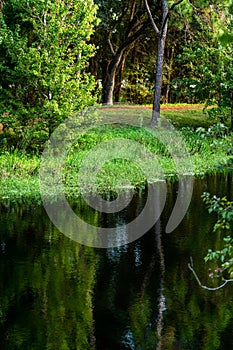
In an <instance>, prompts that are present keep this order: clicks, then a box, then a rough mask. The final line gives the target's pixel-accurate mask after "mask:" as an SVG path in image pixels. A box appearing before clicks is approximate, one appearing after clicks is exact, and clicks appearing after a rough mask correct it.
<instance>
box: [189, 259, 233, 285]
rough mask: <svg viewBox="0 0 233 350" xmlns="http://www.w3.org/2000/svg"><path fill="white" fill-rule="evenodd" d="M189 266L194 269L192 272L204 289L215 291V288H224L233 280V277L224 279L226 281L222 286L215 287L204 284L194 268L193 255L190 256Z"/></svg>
mask: <svg viewBox="0 0 233 350" xmlns="http://www.w3.org/2000/svg"><path fill="white" fill-rule="evenodd" d="M188 267H189V270H191V271H192V273H193V275H194V277H195V278H196V280H197V283H198V284H199V286H200V287H201V288H203V289H207V290H212V291H215V290H218V289H221V288H223V287H224V286H225V285H226V284H227V283H229V282H233V279H229V280H225V279H223V280H224V283H223V284H221V285H220V286H218V287H215V288H211V287H207V286H204V285H203V284H202V283H201V281H200V280H199V278H198V276H197V274H196V272H195V270H194V268H193V261H192V257H190V264H188Z"/></svg>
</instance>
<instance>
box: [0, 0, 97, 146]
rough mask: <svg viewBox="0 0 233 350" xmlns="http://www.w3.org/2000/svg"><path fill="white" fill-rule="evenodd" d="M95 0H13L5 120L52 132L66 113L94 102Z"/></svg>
mask: <svg viewBox="0 0 233 350" xmlns="http://www.w3.org/2000/svg"><path fill="white" fill-rule="evenodd" d="M96 10H97V8H96V6H95V5H94V3H93V0H75V1H70V2H68V3H67V2H66V1H64V0H58V1H54V0H52V1H49V0H46V1H45V0H36V1H32V0H20V1H19V0H9V1H7V2H5V4H3V6H2V12H1V14H0V123H1V124H2V127H3V128H5V129H8V130H9V129H10V130H11V131H12V130H13V131H15V132H17V133H19V134H20V133H21V134H22V138H24V139H25V138H26V134H27V131H28V130H30V134H31V133H32V131H34V132H35V133H38V132H42V130H43V132H45V133H48V132H49V134H51V132H52V131H53V130H54V128H55V127H56V126H57V125H58V124H59V123H60V122H61V121H62V120H64V119H65V118H66V117H68V116H70V115H72V114H74V113H77V112H78V111H80V110H82V109H83V108H84V107H86V106H88V105H92V104H93V103H94V98H93V96H92V91H93V89H94V86H95V82H94V79H93V77H92V76H91V75H90V74H88V73H87V72H86V70H87V62H88V60H89V58H90V57H92V56H93V55H94V51H95V48H94V46H93V45H91V44H90V43H88V40H89V38H90V36H91V35H92V33H93V30H94V25H95V24H96V23H97V19H96V17H95V15H96Z"/></svg>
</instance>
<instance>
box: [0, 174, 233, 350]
mask: <svg viewBox="0 0 233 350" xmlns="http://www.w3.org/2000/svg"><path fill="white" fill-rule="evenodd" d="M168 190H169V191H168V192H169V193H168V198H167V202H166V207H165V209H164V211H163V214H162V217H161V220H160V221H159V222H158V223H157V224H156V225H155V227H153V229H151V230H150V231H149V232H148V233H147V234H145V235H144V236H143V237H141V238H140V239H139V240H137V241H136V242H133V243H131V244H129V245H126V246H122V247H119V248H111V249H94V248H90V247H86V246H81V245H80V244H78V243H75V242H73V241H71V240H70V239H69V238H67V237H66V236H64V235H63V234H61V233H59V232H58V231H57V230H56V229H55V228H54V227H53V225H52V224H51V223H50V221H49V219H48V217H47V215H46V214H45V211H44V209H43V208H42V207H41V206H38V205H35V204H34V205H33V204H30V205H29V204H28V205H25V204H21V205H19V204H17V205H16V204H14V203H5V204H3V203H2V204H1V206H0V243H1V246H0V349H9V350H12V349H20V350H21V349H23V350H27V349H28V350H29V349H30V350H33V349H38V350H43V349H51V350H58V349H61V350H68V349H70V350H72V349H80V350H86V349H98V350H114V349H116V350H121V349H122V350H123V349H133V350H142V349H143V350H153V349H157V350H158V349H162V350H169V349H195V350H196V349H200V350H203V349H209V350H214V349H226V350H229V349H233V293H232V288H233V285H230V284H229V285H227V286H226V287H225V288H224V289H221V290H219V291H217V292H210V291H206V290H204V289H201V288H200V287H199V286H198V285H197V282H196V281H195V279H194V277H193V275H192V273H191V271H190V270H189V269H188V266H187V264H188V262H189V258H190V256H192V257H193V261H194V266H195V269H196V272H197V273H198V275H199V277H200V279H201V280H202V282H203V283H204V284H209V285H210V284H211V283H212V280H210V279H209V278H208V267H207V266H206V265H205V264H204V262H203V257H204V256H205V254H206V252H207V249H208V248H210V247H212V248H214V246H215V244H217V239H218V237H216V236H215V235H214V234H211V228H212V226H213V224H214V221H215V218H214V217H212V216H209V214H208V213H207V211H206V209H205V208H204V205H203V203H202V200H201V198H200V196H201V194H202V193H203V191H209V192H211V193H212V194H218V195H221V196H223V195H228V198H229V199H233V184H232V178H231V176H230V175H228V176H227V175H219V176H217V177H209V178H206V179H203V180H200V179H199V180H196V182H195V188H194V195H193V199H192V203H191V205H190V208H189V210H188V213H187V214H186V216H185V219H184V220H183V221H182V223H181V224H180V225H179V227H178V228H177V229H176V230H175V231H174V232H173V233H172V234H165V233H164V227H165V226H166V223H167V221H168V217H169V215H170V213H171V210H172V207H173V205H174V202H175V199H176V190H177V189H176V185H168ZM143 201H144V198H143V196H138V197H136V198H134V206H135V208H136V209H137V208H138V207H141V206H142V205H143ZM83 215H86V216H87V217H88V216H91V214H90V213H88V212H86V213H85V212H84V214H83ZM102 219H103V217H102ZM118 219H119V220H120V218H119V217H118ZM90 220H91V218H90ZM98 220H100V218H98ZM112 220H113V221H114V220H116V218H115V219H114V218H112Z"/></svg>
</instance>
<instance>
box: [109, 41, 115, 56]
mask: <svg viewBox="0 0 233 350" xmlns="http://www.w3.org/2000/svg"><path fill="white" fill-rule="evenodd" d="M108 46H109V48H110V51H111V53H112V54H113V56H114V55H115V51H114V49H113V46H112V43H111V39H110V37H108Z"/></svg>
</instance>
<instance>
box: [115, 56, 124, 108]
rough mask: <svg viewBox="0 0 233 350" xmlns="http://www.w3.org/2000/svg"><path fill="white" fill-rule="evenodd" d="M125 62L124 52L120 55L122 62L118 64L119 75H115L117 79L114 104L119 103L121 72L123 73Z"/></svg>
mask: <svg viewBox="0 0 233 350" xmlns="http://www.w3.org/2000/svg"><path fill="white" fill-rule="evenodd" d="M125 60H126V51H125V52H124V54H123V55H122V60H121V62H120V69H119V73H118V74H117V78H118V79H116V84H115V85H116V87H115V94H114V96H115V102H120V97H121V85H122V76H123V71H124V67H125Z"/></svg>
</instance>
